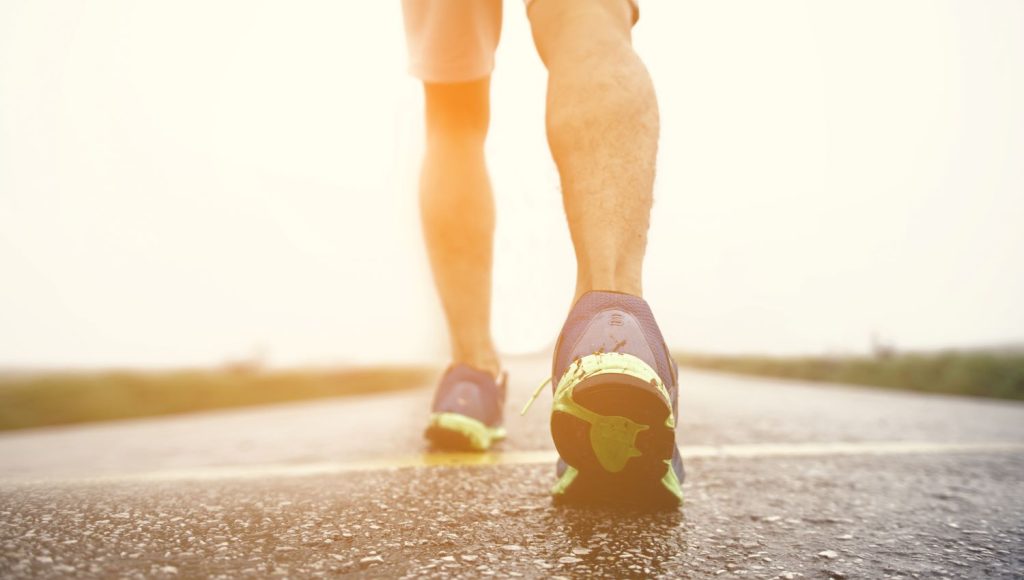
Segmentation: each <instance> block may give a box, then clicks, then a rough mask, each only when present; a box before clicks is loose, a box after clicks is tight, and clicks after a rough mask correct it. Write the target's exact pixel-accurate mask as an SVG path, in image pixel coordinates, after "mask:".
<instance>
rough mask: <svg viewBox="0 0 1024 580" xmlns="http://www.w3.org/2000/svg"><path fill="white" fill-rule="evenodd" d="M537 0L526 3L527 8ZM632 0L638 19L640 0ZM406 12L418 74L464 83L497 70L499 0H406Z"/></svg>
mask: <svg viewBox="0 0 1024 580" xmlns="http://www.w3.org/2000/svg"><path fill="white" fill-rule="evenodd" d="M534 1H535V0H524V4H525V5H526V7H527V8H529V7H530V4H532V3H533V2H534ZM544 1H548V0H544ZM630 2H631V3H632V5H633V21H634V22H636V19H637V18H638V17H639V8H638V7H637V0H630ZM402 14H403V16H404V18H405V37H406V41H407V46H408V48H409V72H410V73H411V74H412V75H413V76H414V77H416V78H418V79H420V80H422V81H423V82H426V83H464V82H469V81H474V80H477V79H481V78H484V77H486V76H489V75H490V74H491V71H493V70H494V51H495V50H496V49H497V48H498V39H499V38H500V37H501V0H402Z"/></svg>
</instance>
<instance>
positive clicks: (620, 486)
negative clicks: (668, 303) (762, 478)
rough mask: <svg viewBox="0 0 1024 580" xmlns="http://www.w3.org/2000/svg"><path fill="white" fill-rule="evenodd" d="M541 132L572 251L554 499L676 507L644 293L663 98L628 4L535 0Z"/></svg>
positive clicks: (663, 356)
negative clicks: (544, 83) (542, 88)
mask: <svg viewBox="0 0 1024 580" xmlns="http://www.w3.org/2000/svg"><path fill="white" fill-rule="evenodd" d="M529 15H530V23H531V25H532V27H533V36H534V42H535V43H536V45H537V50H538V52H539V53H540V55H541V58H542V59H543V60H544V64H545V65H546V66H547V69H548V97H547V131H548V143H549V145H550V147H551V153H552V155H553V156H554V158H555V163H556V164H557V165H558V171H559V174H560V177H561V181H562V192H563V200H564V203H565V212H566V215H567V217H568V221H569V228H570V231H571V233H572V241H573V245H574V246H575V249H576V262H577V283H576V300H575V301H574V304H573V307H572V309H571V310H570V312H569V315H568V317H567V318H566V321H565V324H564V325H563V326H562V331H561V333H560V334H559V337H558V341H557V343H556V346H555V352H554V356H553V357H552V359H553V360H552V373H551V382H552V387H553V389H554V393H553V395H554V401H553V403H552V413H551V437H552V439H553V441H554V443H555V449H557V450H558V454H559V463H558V468H557V473H558V482H557V483H556V484H555V487H554V488H553V489H552V493H553V494H554V495H555V498H556V499H557V500H559V501H561V500H565V501H585V502H589V501H598V502H602V503H618V502H626V503H638V504H641V505H645V506H659V507H660V506H664V507H675V506H678V505H679V503H680V502H681V501H682V487H681V482H682V480H683V478H684V472H683V465H682V460H681V458H680V455H679V452H678V449H677V448H676V445H675V427H676V418H677V416H678V392H679V390H678V381H677V377H676V367H675V363H674V362H673V361H672V356H671V353H670V352H669V350H668V348H667V347H666V345H665V340H664V337H663V336H662V335H661V330H660V329H659V328H658V325H657V322H655V320H654V314H653V313H652V312H651V309H650V306H649V305H648V304H647V302H646V301H645V300H643V298H641V297H640V296H641V294H642V285H641V273H642V272H641V270H642V264H643V257H644V250H645V249H646V245H647V228H648V223H649V218H650V211H651V200H652V193H651V191H652V188H653V185H654V164H655V157H656V155H657V144H658V108H657V102H656V100H655V97H654V87H653V85H652V83H651V79H650V76H649V75H648V74H647V70H646V69H645V68H644V65H643V63H641V62H640V59H639V58H638V57H637V55H636V53H635V52H633V48H632V44H631V39H630V32H631V29H632V25H633V22H634V20H635V6H634V4H632V3H631V2H630V1H629V0H534V1H533V2H532V4H531V5H530V7H529Z"/></svg>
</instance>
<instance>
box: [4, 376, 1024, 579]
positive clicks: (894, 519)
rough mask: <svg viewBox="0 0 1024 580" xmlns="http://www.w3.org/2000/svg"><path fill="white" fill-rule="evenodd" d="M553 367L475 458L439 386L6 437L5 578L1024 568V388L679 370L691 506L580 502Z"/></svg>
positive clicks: (837, 574) (851, 573) (987, 572)
mask: <svg viewBox="0 0 1024 580" xmlns="http://www.w3.org/2000/svg"><path fill="white" fill-rule="evenodd" d="M544 366H545V365H544V363H543V361H536V360H521V361H516V362H514V363H513V364H512V365H511V371H512V378H513V383H512V392H511V396H510V400H509V403H508V406H507V423H508V427H509V440H508V441H507V442H506V443H505V444H503V446H502V448H501V449H502V451H503V452H498V453H492V454H488V455H484V456H472V457H466V456H459V455H452V456H444V455H424V454H423V451H424V448H423V443H422V442H421V440H420V430H421V428H422V426H423V421H424V420H425V413H424V409H425V408H426V406H427V404H428V401H429V398H430V394H431V393H430V388H429V386H425V387H424V388H421V389H417V390H414V391H410V392H408V393H399V394H388V395H384V396H380V397H359V398H351V399H336V400H329V401H312V402H306V403H299V404H290V405H283V406H278V407H264V408H253V409H243V410H236V411H228V412H217V413H202V414H194V415H187V416H179V417H167V418H159V419H152V420H140V421H122V422H117V423H109V424H103V425H91V426H81V427H66V428H56V429H39V430H32V431H23V432H16V433H7V434H2V435H0V465H2V472H0V576H3V577H28V576H33V577H49V576H52V577H62V576H64V577H70V576H76V577H83V576H84V577H89V576H92V577H104V578H106V577H160V576H165V577H217V576H222V577H240V576H249V577H266V576H274V577H316V576H334V575H338V574H347V575H364V576H373V577H401V576H429V575H434V576H439V577H458V576H463V577H477V576H490V575H495V576H526V577H536V576H546V577H551V576H564V577H588V576H599V575H600V576H607V577H616V578H618V577H657V576H686V577H711V576H716V577H734V576H744V577H752V578H885V577H892V578H896V577H904V578H912V577H970V578H977V577H996V578H1000V577H1003V578H1020V577H1022V576H1024V405H1022V404H1019V403H1008V402H997V401H983V400H977V399H962V398H955V397H943V396H934V395H922V394H913V393H899V392H893V391H884V390H874V389H861V388H850V387H841V386H834V385H809V384H804V383H797V382H788V381H778V380H760V379H752V378H741V377H734V376H730V375H723V374H712V373H703V372H701V373H698V372H687V371H684V372H683V373H682V377H681V378H682V384H683V385H684V390H683V399H682V405H681V408H682V428H681V430H680V436H679V439H680V442H681V443H682V444H683V456H684V458H685V459H686V465H687V480H686V482H685V484H684V492H685V494H686V504H685V506H684V507H683V508H682V509H680V510H678V511H674V512H669V513H636V512H625V511H616V510H605V509H581V508H570V507H557V506H554V505H552V503H551V501H550V498H549V496H548V494H547V490H548V488H549V487H550V485H551V484H552V483H553V481H554V475H553V465H552V463H551V459H552V457H553V454H552V451H551V444H550V440H549V439H548V433H547V425H546V420H547V413H546V411H545V409H544V407H545V406H546V405H545V404H544V399H541V400H540V401H538V403H537V405H535V407H534V409H533V410H532V411H531V412H530V414H528V415H527V417H526V418H519V417H518V415H516V411H517V410H518V408H519V407H520V406H521V404H522V403H523V402H524V401H525V400H526V398H527V397H528V393H529V391H531V390H532V388H533V387H534V386H535V385H536V383H538V382H540V380H541V379H543V375H544V372H545V368H544ZM545 396H547V395H545Z"/></svg>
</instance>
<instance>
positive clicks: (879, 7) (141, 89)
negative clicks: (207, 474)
mask: <svg viewBox="0 0 1024 580" xmlns="http://www.w3.org/2000/svg"><path fill="white" fill-rule="evenodd" d="M538 1H545V0H538ZM642 4H643V10H642V17H641V20H640V23H639V24H638V26H637V28H636V30H635V38H636V46H637V49H638V51H639V52H640V53H641V56H643V58H644V59H645V61H646V62H647V64H648V68H649V69H650V71H651V74H652V76H653V78H654V82H655V85H656V87H657V89H658V96H659V100H660V103H661V113H662V140H661V153H660V163H659V177H658V182H657V186H656V192H655V195H656V205H655V212H654V217H653V226H652V232H651V244H650V252H649V254H648V260H647V266H646V278H645V285H646V292H647V297H648V299H649V300H650V302H651V303H652V305H653V307H654V309H655V313H656V314H657V315H658V316H659V319H660V321H661V325H662V327H663V330H664V332H665V334H666V336H667V338H668V340H669V342H670V343H671V344H672V345H674V346H677V347H682V348H688V349H694V350H703V351H727V352H732V351H744V352H770V353H791V352H810V353H820V352H824V351H830V352H833V351H861V350H863V349H865V348H866V347H867V346H868V344H869V339H870V336H871V335H872V333H876V334H878V335H880V336H881V337H883V338H884V339H886V340H889V341H891V342H894V343H895V344H896V345H897V346H899V347H903V348H927V347H936V346H950V345H976V344H987V343H1000V342H1004V341H1011V340H1020V339H1022V338H1024V299H1022V297H1024V227H1022V224H1024V3H1022V2H1020V1H1018V0H987V1H986V2H977V1H976V0H962V1H955V2H954V1H942V0H897V1H893V0H868V1H861V2H855V3H850V2H838V1H834V0H828V1H822V0H803V1H795V0H783V1H773V2H761V1H757V0H734V1H730V2H720V1H713V0H702V1H699V2H694V1H680V2H657V1H654V0H647V1H646V2H642ZM505 12H506V14H505V29H504V32H503V37H502V44H501V47H500V49H499V53H498V69H497V71H496V73H495V76H494V80H493V98H494V106H493V125H492V132H491V136H490V140H489V144H488V153H489V161H490V166H491V170H492V178H493V181H494V184H495V189H496V194H497V203H498V211H499V218H498V219H499V226H498V234H497V248H496V262H497V264H496V268H497V270H496V274H495V286H496V287H495V316H494V319H495V320H494V326H495V329H494V330H495V334H496V339H497V341H498V344H499V346H500V347H501V348H502V349H503V350H505V351H507V352H526V351H532V350H537V349H541V348H544V347H545V346H547V345H549V344H550V343H551V342H552V341H553V340H554V337H555V334H556V333H557V331H558V328H559V326H560V324H561V321H562V319H563V317H564V315H565V312H566V309H567V307H568V306H569V304H568V301H569V300H570V298H571V294H572V290H573V280H572V278H573V272H574V267H573V262H572V251H571V247H570V245H569V236H568V232H567V230H566V226H565V223H564V219H563V216H562V210H561V202H560V198H559V193H558V190H557V179H556V174H555V172H554V167H553V164H552V162H551V160H550V158H549V156H548V152H547V148H546V143H545V140H544V124H543V101H544V81H545V73H544V70H543V68H542V66H541V63H540V61H539V59H538V58H537V57H536V55H535V53H534V51H533V48H532V45H531V41H530V35H529V29H528V26H527V22H526V18H525V14H524V13H523V9H522V6H521V5H520V4H519V2H517V1H514V0H508V1H507V2H506V6H505ZM404 69H405V47H404V36H403V32H402V23H401V15H400V13H399V3H398V2H361V3H359V8H358V10H356V9H354V8H353V5H352V4H350V3H342V2H335V1H331V0H304V1H300V2H286V3H284V2H251V1H242V0H218V1H215V2H211V1H209V0H184V1H177V2H133V1H110V0H96V1H94V2H88V3H82V2H70V1H51V0H21V1H15V0H10V1H6V2H3V3H2V4H0V365H6V366H10V365H14V366H26V365H27V366H34V365H61V366H64V365H73V366H82V365H86V366H94V365H110V364H116V365H128V366H142V365H161V366H164V365H181V364H189V365H191V364H211V363H217V362H220V361H222V360H224V359H225V358H227V357H240V356H246V355H248V354H250V353H252V352H253V351H254V349H263V350H265V352H266V353H267V354H268V355H269V360H270V362H271V363H273V364H296V363H334V362H342V363H344V362H376V361H411V360H440V359H441V358H443V356H444V352H445V349H446V338H445V335H444V328H443V326H442V324H441V316H440V312H439V307H438V305H437V302H436V299H435V297H434V295H433V290H432V287H431V285H430V277H429V272H428V270H427V266H426V261H425V255H424V251H423V249H422V247H421V245H420V232H419V224H418V218H417V214H416V203H415V189H414V186H415V180H416V172H417V164H418V159H419V155H420V152H421V150H422V143H421V142H422V121H421V120H420V107H421V100H420V99H421V96H420V91H419V87H418V85H417V83H416V82H415V81H414V80H412V79H410V78H409V77H408V76H406V74H405V71H404Z"/></svg>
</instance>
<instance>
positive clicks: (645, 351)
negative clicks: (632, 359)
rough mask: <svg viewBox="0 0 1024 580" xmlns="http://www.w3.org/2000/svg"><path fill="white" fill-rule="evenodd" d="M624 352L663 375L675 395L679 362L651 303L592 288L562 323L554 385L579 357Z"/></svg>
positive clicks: (631, 296)
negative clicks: (659, 325)
mask: <svg viewBox="0 0 1024 580" xmlns="http://www.w3.org/2000/svg"><path fill="white" fill-rule="evenodd" d="M596 352H621V353H626V354H631V355H633V356H636V357H638V358H639V359H640V360H642V361H644V362H645V363H647V364H648V365H650V366H651V368H653V369H654V370H655V371H656V372H657V373H658V376H659V377H661V380H662V381H663V382H664V383H665V387H666V388H667V389H668V391H669V394H670V395H671V397H672V399H673V407H674V406H675V399H676V390H677V386H676V364H675V361H674V360H672V355H671V353H669V350H668V347H667V346H666V345H665V339H664V338H663V337H662V335H661V330H660V329H659V328H658V323H657V322H655V320H654V314H652V313H651V307H650V306H648V305H647V302H646V301H645V300H644V299H643V298H640V297H638V296H633V295H631V294H622V293H620V292H604V291H593V292H587V293H586V294H584V295H583V296H581V297H580V299H579V300H578V301H576V304H575V305H574V306H573V308H572V310H571V311H570V312H569V316H568V318H567V319H566V321H565V325H564V326H563V327H562V334H561V335H560V336H559V337H558V344H557V345H556V346H555V356H554V361H553V363H552V369H551V382H552V383H553V385H552V386H554V385H557V384H558V380H559V379H560V378H561V377H562V375H563V374H564V373H565V371H566V369H568V368H569V365H570V364H572V362H573V361H574V360H576V359H577V358H579V357H583V356H586V355H589V354H594V353H596Z"/></svg>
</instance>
